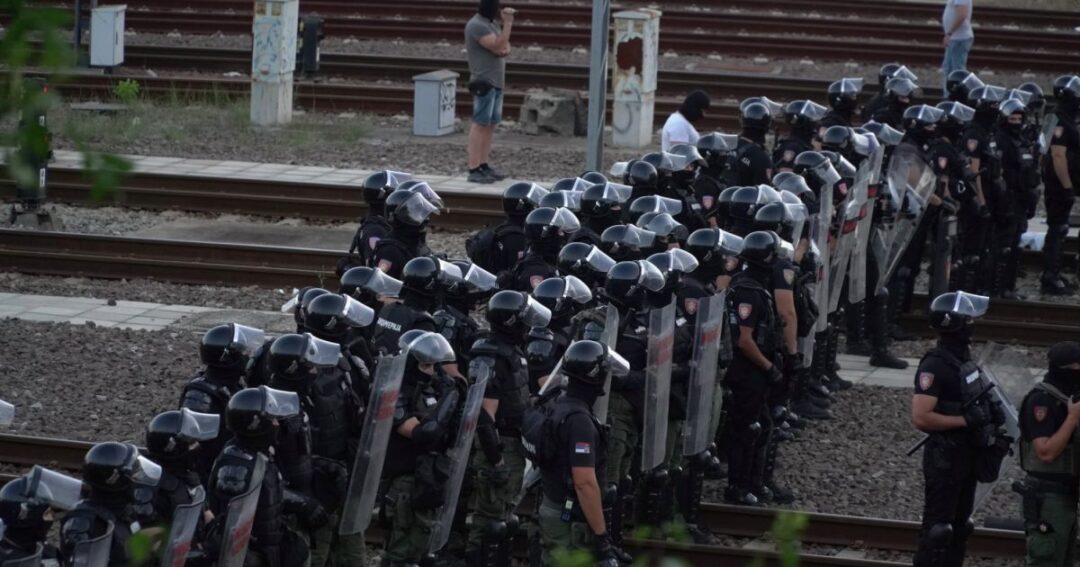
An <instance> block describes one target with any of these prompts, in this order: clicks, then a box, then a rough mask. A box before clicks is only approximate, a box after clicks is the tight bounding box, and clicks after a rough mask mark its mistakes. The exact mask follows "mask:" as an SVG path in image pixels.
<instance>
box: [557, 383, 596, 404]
mask: <svg viewBox="0 0 1080 567" xmlns="http://www.w3.org/2000/svg"><path fill="white" fill-rule="evenodd" d="M566 395H567V396H570V397H571V398H577V399H579V400H581V401H583V402H585V403H586V404H588V405H590V406H591V405H593V404H594V403H596V398H599V397H600V396H602V395H604V385H603V384H602V383H601V384H586V383H584V382H582V381H581V380H574V379H573V378H571V379H569V380H567V381H566Z"/></svg>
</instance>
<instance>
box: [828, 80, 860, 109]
mask: <svg viewBox="0 0 1080 567" xmlns="http://www.w3.org/2000/svg"><path fill="white" fill-rule="evenodd" d="M862 88H863V80H862V78H861V77H860V78H844V79H840V80H839V81H833V82H832V83H830V84H829V88H828V96H829V106H830V107H832V109H833V110H835V111H837V112H839V113H840V114H843V115H851V113H853V112H855V109H856V108H857V107H858V106H859V93H861V92H862Z"/></svg>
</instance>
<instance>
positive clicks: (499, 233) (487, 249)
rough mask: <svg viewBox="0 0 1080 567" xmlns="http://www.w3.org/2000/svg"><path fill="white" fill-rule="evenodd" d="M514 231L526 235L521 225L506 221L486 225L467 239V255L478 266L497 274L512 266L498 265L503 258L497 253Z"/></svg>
mask: <svg viewBox="0 0 1080 567" xmlns="http://www.w3.org/2000/svg"><path fill="white" fill-rule="evenodd" d="M514 233H516V234H521V235H524V234H525V231H524V230H523V229H522V228H521V227H520V226H517V225H513V224H506V223H504V224H500V225H498V226H496V227H494V228H492V227H484V228H482V229H480V230H478V231H476V232H474V233H472V234H470V235H469V237H468V238H466V239H465V255H466V256H468V257H469V260H472V263H474V264H476V265H477V266H480V267H481V268H483V269H485V270H487V271H489V272H491V273H493V274H497V273H498V272H500V271H502V270H505V269H507V268H509V267H510V266H499V265H498V264H499V262H500V261H501V260H502V258H501V257H499V256H497V255H496V252H497V251H498V250H496V247H497V246H498V245H499V241H500V240H502V239H503V238H504V237H505V236H506V235H508V234H514Z"/></svg>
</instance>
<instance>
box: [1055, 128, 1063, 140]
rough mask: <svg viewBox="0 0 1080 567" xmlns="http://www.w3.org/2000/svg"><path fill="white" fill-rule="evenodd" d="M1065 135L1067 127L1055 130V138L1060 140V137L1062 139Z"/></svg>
mask: <svg viewBox="0 0 1080 567" xmlns="http://www.w3.org/2000/svg"><path fill="white" fill-rule="evenodd" d="M1064 135H1065V127H1064V126H1058V127H1057V128H1054V137H1055V138H1060V137H1062V136H1064Z"/></svg>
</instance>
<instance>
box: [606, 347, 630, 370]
mask: <svg viewBox="0 0 1080 567" xmlns="http://www.w3.org/2000/svg"><path fill="white" fill-rule="evenodd" d="M606 350H607V364H608V370H609V371H611V373H612V374H614V375H615V376H626V375H627V374H629V373H630V363H629V362H628V361H627V360H626V359H625V358H623V355H621V354H619V353H617V352H615V349H610V348H609V349H606Z"/></svg>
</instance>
